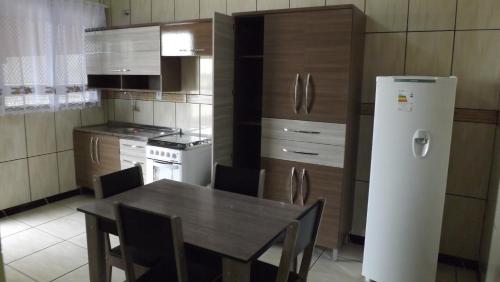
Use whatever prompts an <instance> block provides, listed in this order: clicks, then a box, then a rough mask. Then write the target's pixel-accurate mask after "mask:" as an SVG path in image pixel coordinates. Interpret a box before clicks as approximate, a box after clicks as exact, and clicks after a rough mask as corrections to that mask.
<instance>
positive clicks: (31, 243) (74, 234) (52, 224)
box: [0, 196, 476, 282]
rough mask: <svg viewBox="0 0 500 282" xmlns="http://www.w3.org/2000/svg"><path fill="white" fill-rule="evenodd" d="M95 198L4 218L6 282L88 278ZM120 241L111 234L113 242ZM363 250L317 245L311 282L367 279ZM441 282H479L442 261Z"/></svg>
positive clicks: (119, 274)
mask: <svg viewBox="0 0 500 282" xmlns="http://www.w3.org/2000/svg"><path fill="white" fill-rule="evenodd" d="M91 200H92V199H91V198H90V197H86V196H77V197H73V198H69V199H66V200H63V201H60V202H57V203H53V204H50V205H46V206H43V207H40V208H37V209H33V210H30V211H28V212H24V213H21V214H17V215H15V216H11V217H7V218H3V219H0V234H1V240H2V248H3V255H4V263H5V264H6V266H5V272H6V276H7V282H33V281H40V282H41V281H57V282H62V281H71V282H80V281H82V282H83V281H89V278H88V277H89V275H88V264H87V262H88V259H87V250H86V247H87V243H86V237H85V222H84V216H83V214H81V213H79V212H77V211H76V208H77V207H78V206H81V205H83V204H85V203H87V202H89V201H91ZM117 243H118V240H117V239H116V238H113V242H112V244H113V245H114V244H117ZM362 253H363V250H362V247H360V246H358V245H350V246H347V247H345V248H344V249H343V250H341V252H340V256H339V261H337V262H333V261H332V260H331V259H330V255H329V252H327V251H323V250H321V249H317V250H316V251H315V255H314V258H313V262H312V265H311V270H310V272H309V279H308V281H311V282H327V281H328V282H362V281H364V279H363V278H362V276H361V262H360V261H361V257H362ZM280 255H281V249H280V248H279V247H273V248H271V249H270V250H269V251H268V252H266V253H265V254H264V255H263V256H262V257H261V260H264V261H267V262H270V263H273V264H276V265H277V264H278V262H279V258H280ZM123 280H125V275H124V273H123V271H121V270H119V269H113V281H123ZM437 282H476V276H475V273H474V272H472V271H470V270H467V269H460V268H456V267H453V266H449V265H444V264H443V265H439V271H438V277H437Z"/></svg>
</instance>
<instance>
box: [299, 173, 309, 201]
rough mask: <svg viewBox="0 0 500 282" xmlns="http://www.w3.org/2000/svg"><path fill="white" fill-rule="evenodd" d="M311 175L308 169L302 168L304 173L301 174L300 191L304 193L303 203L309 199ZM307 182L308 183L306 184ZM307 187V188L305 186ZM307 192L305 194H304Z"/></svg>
mask: <svg viewBox="0 0 500 282" xmlns="http://www.w3.org/2000/svg"><path fill="white" fill-rule="evenodd" d="M308 181H309V176H308V174H307V170H306V169H305V168H303V169H302V174H301V176H300V193H301V195H302V205H305V204H307V200H308V199H309V182H308ZM304 183H306V185H304ZM304 186H305V187H306V189H305V188H304ZM304 192H305V194H304Z"/></svg>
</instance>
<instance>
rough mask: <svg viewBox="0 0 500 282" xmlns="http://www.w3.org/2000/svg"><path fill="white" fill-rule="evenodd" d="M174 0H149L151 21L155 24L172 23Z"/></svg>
mask: <svg viewBox="0 0 500 282" xmlns="http://www.w3.org/2000/svg"><path fill="white" fill-rule="evenodd" d="M174 10H175V0H151V20H152V21H153V22H154V23H157V22H173V21H174Z"/></svg>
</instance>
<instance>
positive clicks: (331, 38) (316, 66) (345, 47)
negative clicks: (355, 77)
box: [300, 9, 352, 123]
mask: <svg viewBox="0 0 500 282" xmlns="http://www.w3.org/2000/svg"><path fill="white" fill-rule="evenodd" d="M305 14H306V16H305V20H304V22H303V23H302V24H303V25H304V27H305V33H304V37H305V40H304V41H305V48H304V54H305V58H304V72H303V78H304V97H303V100H302V109H301V111H300V119H301V120H310V121H321V122H332V123H345V122H346V119H347V110H348V106H347V98H348V91H349V80H350V59H351V58H350V56H351V33H352V10H351V9H339V10H328V11H314V12H308V13H305Z"/></svg>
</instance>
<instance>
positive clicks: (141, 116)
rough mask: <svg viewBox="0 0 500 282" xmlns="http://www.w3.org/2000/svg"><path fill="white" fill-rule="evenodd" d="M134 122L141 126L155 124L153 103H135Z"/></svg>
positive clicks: (139, 101)
mask: <svg viewBox="0 0 500 282" xmlns="http://www.w3.org/2000/svg"><path fill="white" fill-rule="evenodd" d="M135 107H136V110H135V111H134V122H135V123H140V124H149V125H152V124H153V119H154V118H153V111H154V109H153V101H142V100H136V101H135Z"/></svg>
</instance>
